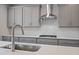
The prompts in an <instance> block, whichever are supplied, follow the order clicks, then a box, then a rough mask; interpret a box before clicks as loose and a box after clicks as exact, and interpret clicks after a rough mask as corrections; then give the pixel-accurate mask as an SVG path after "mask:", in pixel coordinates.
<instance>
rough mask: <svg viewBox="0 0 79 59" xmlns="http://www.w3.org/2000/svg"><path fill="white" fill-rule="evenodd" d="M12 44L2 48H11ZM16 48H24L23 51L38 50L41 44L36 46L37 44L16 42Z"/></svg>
mask: <svg viewBox="0 0 79 59" xmlns="http://www.w3.org/2000/svg"><path fill="white" fill-rule="evenodd" d="M11 46H12V45H11V44H9V45H6V46H4V47H2V48H6V49H11ZM15 49H16V50H23V51H32V52H35V51H38V50H39V49H40V46H36V45H23V44H15Z"/></svg>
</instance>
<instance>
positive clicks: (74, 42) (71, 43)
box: [59, 39, 79, 47]
mask: <svg viewBox="0 0 79 59" xmlns="http://www.w3.org/2000/svg"><path fill="white" fill-rule="evenodd" d="M59 45H61V46H72V47H79V40H68V39H61V40H59Z"/></svg>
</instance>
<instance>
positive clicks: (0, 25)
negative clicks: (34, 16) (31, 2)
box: [0, 5, 79, 39]
mask: <svg viewBox="0 0 79 59" xmlns="http://www.w3.org/2000/svg"><path fill="white" fill-rule="evenodd" d="M43 7H44V8H43V9H42V12H41V13H42V15H43V14H45V11H46V10H45V8H46V7H45V5H43ZM54 7H55V8H54V14H55V15H57V19H56V20H54V19H53V20H45V21H43V23H42V24H41V26H40V27H37V28H34V27H33V28H24V32H25V35H26V36H39V35H41V34H47V35H57V37H58V38H73V39H74V38H78V39H79V28H60V27H59V25H58V20H59V19H58V7H57V5H55V6H54ZM1 8H3V7H2V5H0V35H7V34H9V32H10V31H8V29H7V25H6V24H7V17H6V14H7V13H6V8H3V10H2V9H1ZM2 11H4V12H3V13H2ZM4 15H5V16H4ZM15 31H16V32H15V34H16V35H19V34H21V31H20V29H18V28H17V29H16V30H15Z"/></svg>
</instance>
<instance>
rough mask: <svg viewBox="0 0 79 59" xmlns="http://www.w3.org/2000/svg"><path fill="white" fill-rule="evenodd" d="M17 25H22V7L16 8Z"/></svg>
mask: <svg viewBox="0 0 79 59" xmlns="http://www.w3.org/2000/svg"><path fill="white" fill-rule="evenodd" d="M14 20H15V24H19V25H22V7H15V19H14Z"/></svg>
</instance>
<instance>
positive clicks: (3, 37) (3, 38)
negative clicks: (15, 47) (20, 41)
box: [2, 36, 11, 41]
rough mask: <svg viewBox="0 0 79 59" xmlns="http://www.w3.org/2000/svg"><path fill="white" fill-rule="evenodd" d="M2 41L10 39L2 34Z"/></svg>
mask: <svg viewBox="0 0 79 59" xmlns="http://www.w3.org/2000/svg"><path fill="white" fill-rule="evenodd" d="M2 41H11V37H10V36H2Z"/></svg>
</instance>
